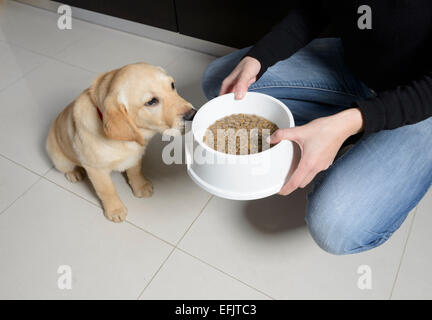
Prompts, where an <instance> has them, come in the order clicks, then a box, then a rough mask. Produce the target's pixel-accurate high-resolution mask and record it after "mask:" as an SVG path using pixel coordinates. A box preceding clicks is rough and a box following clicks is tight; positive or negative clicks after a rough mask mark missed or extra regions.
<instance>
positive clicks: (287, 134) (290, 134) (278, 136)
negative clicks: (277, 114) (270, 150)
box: [267, 128, 297, 144]
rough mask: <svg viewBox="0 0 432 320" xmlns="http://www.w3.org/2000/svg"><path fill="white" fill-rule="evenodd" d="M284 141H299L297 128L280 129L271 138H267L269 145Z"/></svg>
mask: <svg viewBox="0 0 432 320" xmlns="http://www.w3.org/2000/svg"><path fill="white" fill-rule="evenodd" d="M282 140H291V141H297V134H296V128H287V129H278V130H276V132H275V133H273V134H272V135H271V136H270V137H267V143H270V144H276V143H278V142H280V141H282Z"/></svg>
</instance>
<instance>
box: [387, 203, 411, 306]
mask: <svg viewBox="0 0 432 320" xmlns="http://www.w3.org/2000/svg"><path fill="white" fill-rule="evenodd" d="M417 211H418V205H417V206H416V208H415V211H414V216H413V219H412V221H411V225H410V226H409V230H408V236H407V239H406V241H405V245H404V248H403V250H402V254H401V258H400V261H399V265H398V268H397V270H396V276H395V279H394V281H393V285H392V288H391V291H390V296H389V300H391V299H392V297H393V293H394V289H395V287H396V283H397V280H398V277H399V273H400V269H401V267H402V262H403V259H404V257H405V253H406V249H407V247H408V241H409V239H410V237H411V232H412V229H413V227H414V222H415V219H416V217H417Z"/></svg>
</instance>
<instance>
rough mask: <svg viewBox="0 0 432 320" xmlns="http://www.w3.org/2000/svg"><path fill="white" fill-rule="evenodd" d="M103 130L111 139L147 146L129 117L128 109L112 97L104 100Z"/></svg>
mask: <svg viewBox="0 0 432 320" xmlns="http://www.w3.org/2000/svg"><path fill="white" fill-rule="evenodd" d="M103 129H104V132H105V134H106V135H107V137H108V138H110V139H114V140H124V141H136V142H137V143H139V144H140V145H142V146H144V144H145V140H144V138H143V137H142V135H141V133H140V132H139V130H138V128H137V126H136V125H135V123H134V122H133V121H132V119H131V117H130V116H129V115H128V112H127V110H126V107H125V106H124V105H123V104H121V103H119V102H118V101H117V99H116V98H115V97H112V96H108V97H106V99H105V100H104V111H103Z"/></svg>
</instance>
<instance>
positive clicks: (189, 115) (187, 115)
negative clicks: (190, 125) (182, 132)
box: [183, 109, 197, 121]
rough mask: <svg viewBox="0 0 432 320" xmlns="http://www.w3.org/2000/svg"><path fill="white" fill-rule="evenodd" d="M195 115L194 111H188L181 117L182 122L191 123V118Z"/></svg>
mask: <svg viewBox="0 0 432 320" xmlns="http://www.w3.org/2000/svg"><path fill="white" fill-rule="evenodd" d="M196 113H197V112H196V110H195V109H190V110H189V111H188V112H186V113H185V114H184V115H183V120H184V121H192V120H193V118H194V117H195V114H196Z"/></svg>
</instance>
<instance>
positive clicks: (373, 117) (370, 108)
mask: <svg viewBox="0 0 432 320" xmlns="http://www.w3.org/2000/svg"><path fill="white" fill-rule="evenodd" d="M352 107H354V108H358V109H359V110H360V111H361V113H362V115H363V121H364V123H363V125H364V131H363V135H367V134H370V133H374V132H378V131H381V130H383V129H384V128H385V126H386V114H385V112H384V106H382V105H381V101H380V100H378V99H374V98H372V99H367V100H361V101H356V102H354V103H353V104H352Z"/></svg>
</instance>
